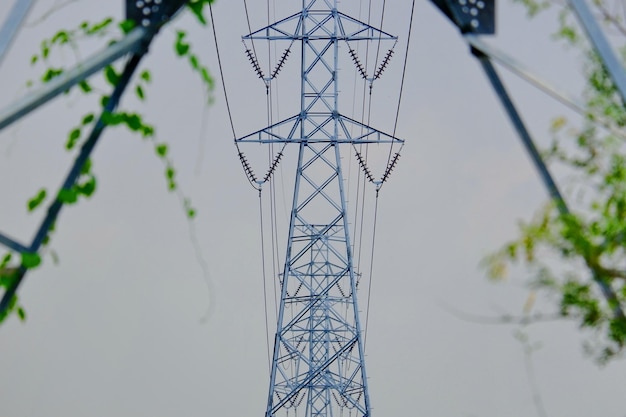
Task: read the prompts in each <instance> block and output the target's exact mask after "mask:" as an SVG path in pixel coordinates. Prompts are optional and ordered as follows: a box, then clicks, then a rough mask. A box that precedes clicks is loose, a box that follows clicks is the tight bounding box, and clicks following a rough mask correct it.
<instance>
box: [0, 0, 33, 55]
mask: <svg viewBox="0 0 626 417" xmlns="http://www.w3.org/2000/svg"><path fill="white" fill-rule="evenodd" d="M5 1H6V0H5ZM33 3H34V0H15V3H14V4H13V8H12V9H11V12H10V13H9V16H7V18H6V20H5V21H4V25H3V26H2V28H0V65H2V60H3V59H4V56H5V54H6V53H7V51H8V50H9V48H10V47H11V44H12V43H13V39H15V35H16V34H17V32H19V30H20V27H21V26H22V23H23V22H24V19H26V16H27V15H28V12H29V10H30V8H31V6H32V5H33Z"/></svg>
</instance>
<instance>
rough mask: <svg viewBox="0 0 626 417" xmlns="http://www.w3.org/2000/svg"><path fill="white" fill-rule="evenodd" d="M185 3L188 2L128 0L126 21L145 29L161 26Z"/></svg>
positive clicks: (179, 0) (178, 0) (176, 0)
mask: <svg viewBox="0 0 626 417" xmlns="http://www.w3.org/2000/svg"><path fill="white" fill-rule="evenodd" d="M185 3H187V1H186V0H126V19H128V20H133V21H135V22H136V23H137V24H138V25H141V26H143V27H148V26H160V25H162V24H163V23H165V22H167V21H168V20H170V19H171V18H172V17H173V16H174V15H175V14H176V12H178V10H179V9H180V8H181V7H183V6H184V5H185Z"/></svg>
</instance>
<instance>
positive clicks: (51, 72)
mask: <svg viewBox="0 0 626 417" xmlns="http://www.w3.org/2000/svg"><path fill="white" fill-rule="evenodd" d="M61 74H63V70H62V69H61V68H48V69H47V70H46V72H44V74H43V75H42V77H41V81H43V82H44V83H47V82H48V81H50V80H51V79H53V78H55V77H58V76H59V75H61Z"/></svg>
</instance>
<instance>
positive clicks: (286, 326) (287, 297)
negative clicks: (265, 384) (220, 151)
mask: <svg viewBox="0 0 626 417" xmlns="http://www.w3.org/2000/svg"><path fill="white" fill-rule="evenodd" d="M243 39H244V42H245V41H246V40H251V41H252V42H254V41H255V40H266V41H275V42H281V41H282V42H284V43H286V44H288V45H296V46H297V45H299V46H300V61H301V62H300V71H301V83H300V110H299V112H298V113H297V114H296V115H294V116H292V117H290V118H287V119H285V120H283V121H281V122H278V123H275V124H273V125H272V126H269V127H267V128H265V129H262V130H259V131H257V132H254V133H252V134H249V135H247V136H245V137H242V138H239V139H236V143H237V145H238V147H239V146H241V145H242V144H244V143H247V142H248V143H249V142H254V143H263V144H268V145H271V144H279V147H283V146H289V145H288V144H293V146H297V147H298V157H297V168H296V170H297V171H296V175H295V187H294V193H293V205H292V209H291V214H290V216H291V218H290V224H289V236H288V242H287V245H286V246H287V252H286V256H285V264H284V269H283V272H282V274H280V275H279V277H277V278H278V279H279V280H280V293H281V294H280V306H279V310H278V320H277V330H276V335H275V340H274V349H273V356H272V364H271V372H270V387H269V396H268V401H267V410H266V413H265V415H266V417H274V416H286V415H289V413H290V412H292V413H293V414H292V415H298V416H306V417H309V416H310V417H330V416H333V415H339V414H340V411H344V410H346V409H348V410H349V412H350V415H355V416H369V415H370V401H369V395H368V387H367V376H366V372H365V364H364V351H363V350H364V344H363V335H362V327H361V322H360V319H359V309H358V304H357V297H356V271H355V267H354V265H353V255H352V253H351V242H350V233H349V229H348V218H347V217H348V216H347V201H346V190H345V187H344V174H343V172H342V159H341V155H342V152H349V151H351V148H354V147H355V145H362V144H372V143H376V144H379V145H381V144H387V146H389V147H391V146H392V145H394V144H398V145H401V144H402V143H403V141H402V140H400V139H397V138H395V137H393V136H391V135H388V134H385V133H383V132H381V131H379V130H376V129H374V128H372V127H369V126H366V125H365V124H362V123H360V122H358V121H356V120H353V119H351V118H348V117H346V116H344V115H342V114H341V113H340V111H339V80H338V74H339V71H338V57H339V54H340V53H348V54H350V55H354V49H353V47H352V45H354V43H355V42H358V41H373V40H376V41H383V42H384V41H391V43H395V40H396V37H395V36H392V35H390V34H388V33H385V32H383V31H382V30H379V29H377V28H374V27H372V26H370V25H368V24H365V23H363V22H360V21H358V20H356V19H353V18H351V17H349V16H347V15H345V14H343V13H341V12H340V11H338V10H337V1H336V0H303V1H302V10H301V11H300V12H299V13H297V14H294V15H292V16H289V17H287V18H285V19H282V20H280V21H278V22H276V23H274V24H271V25H269V26H267V27H264V28H262V29H260V30H257V31H255V32H252V33H250V34H248V35H246V36H244V37H243ZM340 44H341V46H342V48H341V49H340ZM345 46H347V48H345ZM290 51H291V46H290V47H289V49H287V50H286V52H285V53H284V54H283V57H286V56H287V55H289V53H290ZM347 51H349V52H347ZM247 53H248V57H249V58H250V60H251V62H252V64H253V67H254V68H255V71H256V72H257V74H258V75H259V77H260V78H262V79H264V81H266V82H269V81H271V79H272V78H273V77H274V76H275V75H276V73H277V70H275V71H273V72H272V74H269V76H267V77H266V76H265V75H264V74H263V72H262V71H261V69H260V66H259V65H258V63H257V61H256V59H255V57H254V53H253V51H251V50H248V52H247ZM353 58H354V57H353ZM283 60H284V58H283V59H282V60H281V61H280V62H279V63H278V66H277V68H278V70H280V67H282V64H283ZM388 60H389V57H386V58H383V59H382V60H381V65H379V70H380V71H378V70H377V71H375V72H374V74H373V75H372V77H371V78H369V79H368V78H367V75H366V74H365V72H364V71H360V72H362V74H361V75H362V76H363V77H364V78H366V79H368V80H369V81H370V82H373V80H374V79H375V78H377V77H379V76H380V73H381V72H382V69H384V66H385V65H386V63H387V62H388ZM355 63H356V64H357V69H358V68H359V67H360V65H359V63H358V61H356V60H355ZM383 64H384V65H383ZM381 68H382V69H381ZM361 69H362V66H361ZM281 131H282V132H288V133H287V134H286V135H281V134H280V133H279V132H281ZM352 132H358V134H354V133H352ZM281 155H282V151H281V153H280V154H279V156H278V157H277V159H276V160H275V163H273V164H272V166H271V168H270V174H268V175H266V176H265V178H264V179H263V180H257V178H256V177H255V176H254V174H252V171H251V169H250V166H249V165H248V163H247V161H246V159H245V158H243V157H242V162H243V164H244V169H245V170H246V173H248V174H249V175H248V176H249V178H250V179H251V181H252V182H254V181H256V182H258V183H259V184H261V183H262V182H263V181H266V180H267V178H268V176H269V175H271V171H272V170H273V169H274V167H275V165H276V163H277V160H279V159H280V156H281ZM240 156H241V153H240ZM396 160H397V156H396V157H395V158H391V159H390V161H391V162H390V163H389V166H388V170H387V171H389V169H390V167H392V166H393V165H395V162H396ZM359 162H360V163H362V168H364V171H365V172H366V176H368V175H367V174H369V171H367V169H366V166H365V163H364V162H363V161H362V158H359ZM368 177H369V179H370V180H371V182H373V183H374V184H375V185H376V186H380V184H381V182H382V181H384V179H386V178H387V177H388V172H385V174H384V175H383V176H382V177H381V180H380V181H376V180H374V179H373V177H372V176H371V174H370V175H369V176H368Z"/></svg>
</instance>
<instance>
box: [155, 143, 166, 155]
mask: <svg viewBox="0 0 626 417" xmlns="http://www.w3.org/2000/svg"><path fill="white" fill-rule="evenodd" d="M155 149H156V153H157V155H159V157H161V158H165V157H166V156H167V144H165V143H162V144H160V145H157V146H156V148H155Z"/></svg>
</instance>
